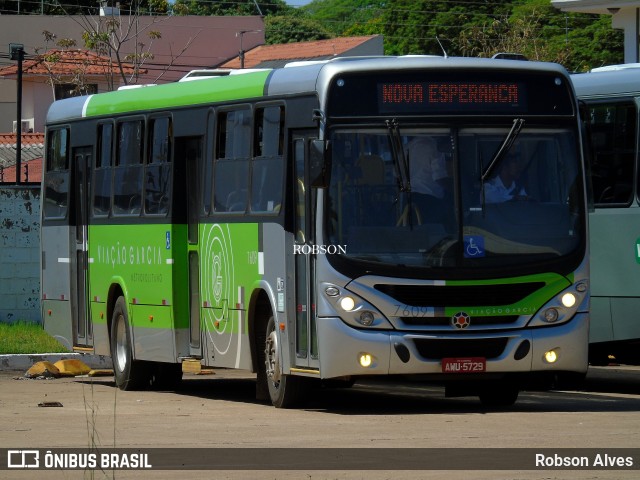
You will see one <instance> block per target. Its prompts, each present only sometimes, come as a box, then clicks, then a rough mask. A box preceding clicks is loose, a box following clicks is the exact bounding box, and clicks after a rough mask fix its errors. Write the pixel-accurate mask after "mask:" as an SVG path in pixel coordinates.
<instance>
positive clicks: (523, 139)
mask: <svg viewBox="0 0 640 480" xmlns="http://www.w3.org/2000/svg"><path fill="white" fill-rule="evenodd" d="M510 132H512V126H511V125H504V126H502V125H501V126H486V127H468V128H465V127H460V126H456V128H432V129H425V128H420V129H417V128H413V129H412V128H392V127H390V128H386V129H356V128H345V129H338V128H336V129H334V130H333V132H332V134H331V137H330V138H331V145H332V167H331V181H330V186H329V189H328V203H327V208H328V218H327V220H326V222H325V225H326V228H327V230H328V236H327V238H328V240H329V242H330V243H332V244H339V245H343V246H344V247H345V250H346V253H345V254H344V255H341V259H342V260H345V261H349V260H351V261H356V262H364V263H365V264H367V265H366V266H364V268H365V269H366V270H367V271H374V270H375V268H376V265H379V266H387V267H389V266H398V265H400V266H408V267H425V268H432V267H444V268H471V269H473V268H478V269H486V268H491V267H496V268H504V267H507V266H511V265H514V264H518V265H520V266H522V265H526V264H535V263H537V262H540V261H545V260H549V261H553V260H554V259H558V258H560V257H564V256H566V255H568V254H570V253H572V252H575V251H576V249H578V248H579V246H580V245H581V244H582V242H583V238H582V236H583V234H584V228H583V225H582V220H581V219H582V218H583V217H582V216H581V215H582V214H583V212H582V206H581V202H580V199H581V198H582V196H581V189H582V182H581V181H580V178H581V176H580V166H579V155H578V152H577V150H576V145H577V141H576V138H575V134H574V132H573V131H572V130H570V129H566V128H562V127H558V128H549V127H548V126H546V127H544V128H542V127H536V126H531V125H526V124H525V126H524V127H522V128H521V129H520V130H519V132H518V133H517V135H513V133H510ZM509 135H511V136H513V137H514V138H512V139H511V141H510V142H509V145H508V147H507V149H506V151H504V152H502V153H501V154H500V155H496V154H497V152H498V151H499V150H500V149H501V148H503V149H504V145H505V138H508V137H509ZM492 162H493V163H494V164H493V165H491V167H490V168H489V165H490V164H491V163H492ZM487 172H488V174H487Z"/></svg>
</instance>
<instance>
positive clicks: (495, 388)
mask: <svg viewBox="0 0 640 480" xmlns="http://www.w3.org/2000/svg"><path fill="white" fill-rule="evenodd" d="M519 393H520V389H519V388H518V387H517V386H515V385H511V384H509V383H507V382H504V383H498V384H490V385H487V386H485V387H483V389H482V390H481V391H480V395H479V396H480V402H481V403H482V405H484V406H485V407H489V408H500V407H510V406H511V405H513V404H514V403H516V400H518V394H519Z"/></svg>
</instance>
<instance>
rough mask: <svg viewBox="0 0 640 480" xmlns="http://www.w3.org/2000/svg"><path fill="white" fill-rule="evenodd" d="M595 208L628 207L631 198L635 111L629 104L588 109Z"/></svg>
mask: <svg viewBox="0 0 640 480" xmlns="http://www.w3.org/2000/svg"><path fill="white" fill-rule="evenodd" d="M589 113H590V117H591V147H592V152H593V154H592V158H593V163H592V165H591V173H592V183H593V198H594V203H595V205H596V207H606V206H613V205H615V206H620V205H629V204H630V203H631V199H632V198H633V171H634V163H635V147H636V129H637V125H636V107H635V105H634V104H633V103H631V102H625V103H616V104H598V105H592V106H590V107H589Z"/></svg>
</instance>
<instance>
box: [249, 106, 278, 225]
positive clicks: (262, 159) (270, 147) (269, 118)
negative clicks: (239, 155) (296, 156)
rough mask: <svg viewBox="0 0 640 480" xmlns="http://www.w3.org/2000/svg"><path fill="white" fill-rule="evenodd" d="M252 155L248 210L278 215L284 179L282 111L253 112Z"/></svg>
mask: <svg viewBox="0 0 640 480" xmlns="http://www.w3.org/2000/svg"><path fill="white" fill-rule="evenodd" d="M254 134H255V138H254V146H255V152H254V153H255V154H254V158H253V160H252V162H251V211H252V212H253V213H278V212H279V211H280V206H281V204H282V186H283V176H284V158H283V150H284V108H283V107H282V106H274V107H266V108H259V109H257V110H256V125H255V129H254Z"/></svg>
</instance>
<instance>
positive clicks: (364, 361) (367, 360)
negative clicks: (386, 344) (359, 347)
mask: <svg viewBox="0 0 640 480" xmlns="http://www.w3.org/2000/svg"><path fill="white" fill-rule="evenodd" d="M359 360H360V366H362V367H364V368H367V367H370V366H371V364H372V363H373V357H372V356H371V355H370V354H368V353H361V354H360V359H359Z"/></svg>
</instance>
